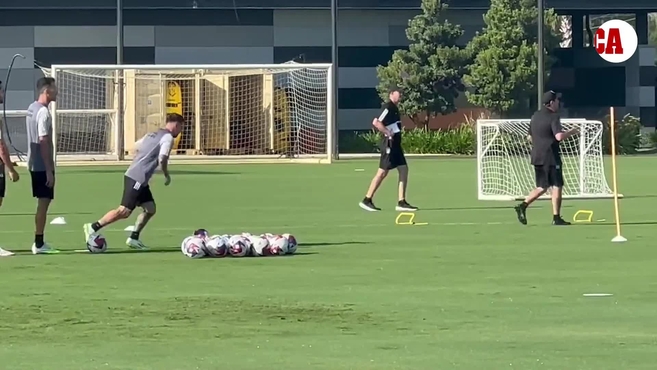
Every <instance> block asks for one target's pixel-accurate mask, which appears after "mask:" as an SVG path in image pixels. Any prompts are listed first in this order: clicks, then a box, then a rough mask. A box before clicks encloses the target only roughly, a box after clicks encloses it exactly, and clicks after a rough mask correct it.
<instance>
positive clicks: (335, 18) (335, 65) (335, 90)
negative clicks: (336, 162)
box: [327, 0, 340, 159]
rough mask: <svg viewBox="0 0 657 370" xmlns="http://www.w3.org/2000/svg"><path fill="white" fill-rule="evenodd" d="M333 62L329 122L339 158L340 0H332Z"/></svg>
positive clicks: (334, 154) (336, 155) (336, 156)
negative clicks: (331, 104)
mask: <svg viewBox="0 0 657 370" xmlns="http://www.w3.org/2000/svg"><path fill="white" fill-rule="evenodd" d="M331 63H332V64H333V107H332V108H333V122H327V124H329V125H333V147H334V148H333V156H334V159H339V157H340V151H339V150H338V131H339V130H338V127H337V123H336V122H337V121H338V119H337V116H338V87H339V85H338V83H339V82H338V81H339V78H338V69H339V68H338V0H331Z"/></svg>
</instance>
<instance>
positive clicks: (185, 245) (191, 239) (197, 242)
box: [180, 236, 206, 258]
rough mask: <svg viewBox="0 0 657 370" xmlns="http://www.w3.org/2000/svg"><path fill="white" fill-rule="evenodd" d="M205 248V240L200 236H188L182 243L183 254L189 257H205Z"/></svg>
mask: <svg viewBox="0 0 657 370" xmlns="http://www.w3.org/2000/svg"><path fill="white" fill-rule="evenodd" d="M205 248H206V247H205V242H204V241H203V239H201V238H199V237H198V236H188V237H186V238H185V240H183V242H182V244H181V245H180V249H181V250H182V252H183V254H184V255H185V256H187V257H189V258H203V257H205V255H206V253H205V250H206V249H205Z"/></svg>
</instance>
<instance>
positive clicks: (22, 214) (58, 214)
mask: <svg viewBox="0 0 657 370" xmlns="http://www.w3.org/2000/svg"><path fill="white" fill-rule="evenodd" d="M92 214H93V213H92V212H54V213H53V212H50V213H48V216H70V215H92ZM3 216H32V217H34V212H31V213H30V212H24V213H0V217H3Z"/></svg>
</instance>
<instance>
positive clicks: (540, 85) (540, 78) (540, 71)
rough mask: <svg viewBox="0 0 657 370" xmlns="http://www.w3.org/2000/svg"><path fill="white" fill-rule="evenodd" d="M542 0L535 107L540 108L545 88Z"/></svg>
mask: <svg viewBox="0 0 657 370" xmlns="http://www.w3.org/2000/svg"><path fill="white" fill-rule="evenodd" d="M543 2H544V0H538V83H537V84H538V86H537V89H536V90H537V92H538V100H537V101H536V104H537V107H538V108H539V109H540V108H541V99H542V98H543V89H545V81H544V78H545V56H544V55H543V50H544V49H545V48H544V46H543V29H544V28H545V27H544V26H545V14H544V10H545V9H544V7H545V5H544V3H543Z"/></svg>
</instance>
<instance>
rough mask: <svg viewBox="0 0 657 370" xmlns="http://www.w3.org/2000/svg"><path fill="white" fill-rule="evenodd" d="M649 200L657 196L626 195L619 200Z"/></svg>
mask: <svg viewBox="0 0 657 370" xmlns="http://www.w3.org/2000/svg"><path fill="white" fill-rule="evenodd" d="M648 198H657V194H645V195H624V196H623V197H622V198H619V200H623V199H648Z"/></svg>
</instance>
